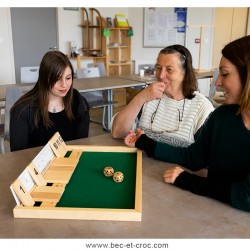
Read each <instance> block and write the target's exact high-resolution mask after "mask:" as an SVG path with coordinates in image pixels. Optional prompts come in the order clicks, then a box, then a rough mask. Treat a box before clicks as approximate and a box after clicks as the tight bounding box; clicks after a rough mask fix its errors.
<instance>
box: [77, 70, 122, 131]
mask: <svg viewBox="0 0 250 250" xmlns="http://www.w3.org/2000/svg"><path fill="white" fill-rule="evenodd" d="M94 77H100V72H99V69H98V67H91V68H80V69H77V70H76V78H78V79H80V78H94ZM81 95H82V96H84V97H85V98H86V100H87V101H88V103H89V106H90V107H91V108H103V111H102V122H101V124H102V127H103V129H104V130H107V131H108V130H109V129H108V127H107V125H106V124H105V118H106V111H107V108H108V107H109V106H112V105H114V104H116V103H117V101H107V100H105V99H104V97H103V92H102V90H95V91H90V92H82V93H81ZM91 121H93V120H91Z"/></svg>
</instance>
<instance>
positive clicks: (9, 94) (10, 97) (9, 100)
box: [0, 86, 33, 153]
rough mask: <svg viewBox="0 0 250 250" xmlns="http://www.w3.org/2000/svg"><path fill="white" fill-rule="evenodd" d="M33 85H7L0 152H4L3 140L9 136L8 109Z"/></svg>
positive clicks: (0, 134)
mask: <svg viewBox="0 0 250 250" xmlns="http://www.w3.org/2000/svg"><path fill="white" fill-rule="evenodd" d="M32 88H33V86H15V87H7V89H6V100H5V115H4V124H1V125H0V152H1V153H5V147H4V141H5V140H8V141H9V138H10V110H11V108H12V106H13V105H14V104H15V102H16V101H17V100H18V99H19V98H20V97H21V96H22V95H24V94H25V93H27V92H28V91H29V90H31V89H32Z"/></svg>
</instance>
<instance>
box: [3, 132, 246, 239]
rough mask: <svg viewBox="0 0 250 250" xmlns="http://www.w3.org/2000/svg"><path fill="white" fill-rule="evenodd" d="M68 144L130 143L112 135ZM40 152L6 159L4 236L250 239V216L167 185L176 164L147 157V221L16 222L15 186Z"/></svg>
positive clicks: (144, 169)
mask: <svg viewBox="0 0 250 250" xmlns="http://www.w3.org/2000/svg"><path fill="white" fill-rule="evenodd" d="M66 144H72V145H75V144H81V145H110V146H112V145H114V146H116V145H124V144H123V141H121V140H116V139H113V138H112V137H111V135H110V134H106V135H101V136H94V137H89V138H86V139H81V140H76V141H72V142H70V143H69V142H66ZM40 150H41V148H40V147H39V148H32V149H26V150H21V151H17V152H12V153H6V154H3V155H0V162H1V167H0V178H1V179H0V190H1V196H0V197H1V202H0V218H1V223H0V238H33V239H34V238H40V239H43V238H51V239H52V238H53V239H56V238H57V239H63V238H75V239H76V238H80V239H81V238H82V239H88V238H102V239H103V238H122V239H128V238H147V239H148V238H158V239H160V238H165V239H166V238H174V239H178V238H182V239H187V238H193V239H198V238H199V239H204V238H206V239H209V238H217V239H221V238H223V239H224V238H227V239H229V238H250V230H249V225H250V216H249V213H247V212H243V211H240V210H237V209H234V208H232V207H230V206H228V205H226V204H223V203H221V202H218V201H216V200H213V199H210V198H207V197H201V196H198V195H194V194H192V193H190V192H187V191H183V190H181V189H179V188H177V187H175V186H173V185H170V184H166V183H164V182H163V180H162V173H163V171H164V170H166V169H167V168H168V167H169V166H170V164H167V163H164V162H161V161H158V160H154V159H151V158H147V156H146V155H145V154H144V153H143V159H142V221H141V222H118V221H91V220H89V221H88V220H54V219H17V218H14V217H13V208H14V207H15V205H16V203H15V200H14V198H13V196H12V194H11V192H10V185H11V183H12V182H13V181H14V180H15V179H16V178H17V177H18V176H19V175H20V173H21V172H22V171H23V170H24V168H25V167H26V166H27V165H28V164H29V163H30V161H31V160H32V159H33V158H34V157H35V156H36V155H37V153H38V152H39V151H40Z"/></svg>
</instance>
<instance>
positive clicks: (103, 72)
mask: <svg viewBox="0 0 250 250" xmlns="http://www.w3.org/2000/svg"><path fill="white" fill-rule="evenodd" d="M87 66H88V68H92V67H98V69H99V73H100V76H106V68H105V64H104V62H99V63H88V64H87Z"/></svg>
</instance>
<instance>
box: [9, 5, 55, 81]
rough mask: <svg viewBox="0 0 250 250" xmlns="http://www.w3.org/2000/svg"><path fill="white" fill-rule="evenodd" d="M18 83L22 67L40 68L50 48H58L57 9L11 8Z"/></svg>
mask: <svg viewBox="0 0 250 250" xmlns="http://www.w3.org/2000/svg"><path fill="white" fill-rule="evenodd" d="M10 10H11V24H12V37H13V51H14V63H15V74H16V82H17V83H20V82H21V67H33V66H39V65H40V62H41V60H42V57H43V55H44V54H45V53H46V52H47V51H49V50H50V48H54V47H58V41H57V15H56V8H10Z"/></svg>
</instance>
